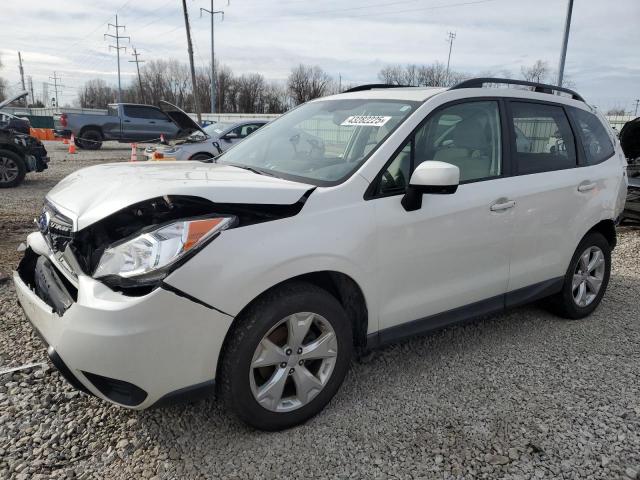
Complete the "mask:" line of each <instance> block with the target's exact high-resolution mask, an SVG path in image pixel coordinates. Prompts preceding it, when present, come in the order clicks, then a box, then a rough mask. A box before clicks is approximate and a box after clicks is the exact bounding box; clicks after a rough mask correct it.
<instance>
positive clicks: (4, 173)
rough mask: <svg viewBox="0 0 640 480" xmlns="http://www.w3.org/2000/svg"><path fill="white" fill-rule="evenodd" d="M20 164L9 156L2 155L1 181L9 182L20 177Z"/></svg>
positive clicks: (0, 166) (0, 163)
mask: <svg viewBox="0 0 640 480" xmlns="http://www.w3.org/2000/svg"><path fill="white" fill-rule="evenodd" d="M18 173H19V169H18V164H17V163H16V162H15V160H13V159H12V158H9V157H0V182H3V183H9V182H12V181H14V180H15V179H16V178H17V177H18Z"/></svg>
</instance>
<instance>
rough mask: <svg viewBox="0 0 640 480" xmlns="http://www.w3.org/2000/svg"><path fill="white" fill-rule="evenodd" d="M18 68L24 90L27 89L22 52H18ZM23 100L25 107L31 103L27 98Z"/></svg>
mask: <svg viewBox="0 0 640 480" xmlns="http://www.w3.org/2000/svg"><path fill="white" fill-rule="evenodd" d="M18 69H19V70H20V81H21V82H22V91H25V90H26V89H27V87H26V86H25V84H24V68H22V55H20V52H18ZM23 101H24V106H25V107H26V106H28V105H29V102H28V101H27V99H26V98H25V99H24V100H23Z"/></svg>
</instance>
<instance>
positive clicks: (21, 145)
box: [0, 125, 49, 188]
mask: <svg viewBox="0 0 640 480" xmlns="http://www.w3.org/2000/svg"><path fill="white" fill-rule="evenodd" d="M48 163H49V157H48V156H47V150H46V149H45V148H44V145H42V142H40V140H38V139H37V138H35V137H32V136H30V135H25V134H24V133H19V132H17V131H15V130H13V129H10V128H7V127H5V126H2V125H0V188H10V187H15V186H17V185H20V184H21V183H22V181H23V180H24V177H25V175H26V173H27V172H41V171H43V170H44V169H46V168H47V164H48Z"/></svg>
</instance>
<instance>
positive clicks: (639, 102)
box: [633, 98, 640, 117]
mask: <svg viewBox="0 0 640 480" xmlns="http://www.w3.org/2000/svg"><path fill="white" fill-rule="evenodd" d="M638 104H640V98H636V113H634V114H633V116H634V117H637V116H638Z"/></svg>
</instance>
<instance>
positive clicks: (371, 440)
mask: <svg viewBox="0 0 640 480" xmlns="http://www.w3.org/2000/svg"><path fill="white" fill-rule="evenodd" d="M60 147H61V146H59V145H56V146H55V147H53V148H52V149H51V150H52V154H53V156H54V160H53V163H52V166H51V170H49V171H48V172H47V173H45V174H44V175H43V174H40V175H36V174H32V175H31V176H30V178H29V181H28V182H27V183H26V184H25V185H24V186H22V187H20V188H18V189H15V190H12V191H11V192H6V191H5V192H2V193H0V195H1V196H0V199H1V202H0V233H1V234H2V241H1V242H0V259H1V262H2V263H0V270H2V269H4V271H9V270H10V269H11V268H13V266H14V265H15V262H16V260H17V255H16V254H15V253H14V252H13V250H14V249H15V245H16V244H17V243H18V242H19V241H21V240H22V239H23V237H24V233H26V232H27V231H29V230H30V229H31V228H32V227H31V217H33V216H34V215H36V214H37V212H38V210H39V208H40V203H41V200H42V197H43V195H44V194H45V193H46V191H47V190H48V189H49V188H50V187H51V186H52V185H53V184H54V183H55V182H56V181H57V180H59V179H60V178H61V177H62V176H64V175H65V174H66V173H68V172H70V171H72V170H74V169H76V168H78V167H80V166H84V165H88V164H92V163H95V162H98V161H103V160H105V159H107V158H109V159H111V158H118V157H122V156H123V155H124V157H125V158H126V157H127V155H128V152H127V151H126V150H122V149H117V150H115V149H114V150H111V149H105V150H104V151H100V152H97V153H90V154H87V153H81V154H79V155H77V156H75V157H73V158H72V159H69V158H65V157H66V155H60V154H59V152H61V151H62V150H61V148H60ZM86 157H89V158H86ZM65 160H66V161H65ZM639 252H640V231H638V230H633V229H630V228H625V229H622V230H621V231H620V241H619V246H618V248H617V249H616V251H615V254H614V270H613V274H612V277H611V283H610V285H609V291H608V293H607V295H606V296H605V298H604V301H603V303H602V305H601V306H600V308H599V309H598V310H597V311H596V312H595V313H594V315H592V316H591V317H590V318H588V319H586V320H582V321H563V320H560V319H558V318H556V317H554V316H552V315H550V314H548V313H547V312H546V311H545V310H543V309H541V308H539V307H537V306H530V307H525V308H518V309H515V310H512V311H510V312H508V313H505V314H502V315H497V316H494V317H491V318H488V319H485V320H482V321H478V322H474V323H471V324H468V325H465V326H460V327H453V328H449V329H446V330H443V331H441V332H438V333H435V334H432V335H429V336H426V337H422V338H415V339H413V340H410V341H408V342H405V343H402V344H398V345H393V346H390V347H388V348H385V349H383V350H380V351H377V352H375V353H373V354H372V355H370V356H369V357H368V358H366V359H363V360H362V361H359V362H355V363H354V364H353V367H352V369H351V371H350V373H349V375H348V377H347V379H346V381H345V384H344V385H343V387H342V389H341V391H340V392H339V393H338V395H337V396H336V398H335V399H334V400H333V401H332V402H331V404H330V405H329V406H328V408H327V409H326V410H325V411H324V412H322V413H321V414H320V415H319V416H317V417H316V418H314V419H313V420H311V421H310V422H308V423H307V424H306V425H303V426H300V427H297V428H293V429H291V430H289V431H286V432H279V433H263V432H256V431H252V430H250V429H248V428H246V427H245V426H243V425H242V424H240V423H239V422H238V421H236V420H235V419H233V418H231V417H230V416H228V415H226V414H225V412H224V411H222V410H221V408H220V407H219V405H217V404H216V402H215V400H204V401H200V402H198V403H193V404H183V405H178V406H175V407H171V408H165V409H156V410H150V411H145V412H133V411H128V410H125V409H122V408H118V407H115V406H112V405H109V404H107V403H104V402H102V401H99V400H97V399H95V398H91V397H88V396H86V395H83V394H80V393H77V392H75V391H74V390H73V389H72V388H71V387H69V386H68V385H66V384H65V383H64V381H63V380H62V379H61V377H60V376H59V375H58V373H57V372H56V371H55V370H53V369H52V368H49V367H47V368H44V369H43V368H33V369H32V370H27V371H22V372H20V373H15V374H7V375H4V376H0V478H17V479H27V478H43V479H44V478H47V479H48V478H76V477H78V478H109V479H111V478H115V479H120V478H122V479H130V478H152V477H153V478H179V479H182V478H189V479H191V478H265V479H268V478H303V477H304V478H367V479H369V478H402V479H404V478H407V479H408V478H437V479H454V478H455V479H462V478H464V479H474V478H504V479H525V478H534V479H538V478H549V479H557V478H563V479H573V478H598V479H614V478H621V479H637V478H640V475H639V472H640V381H639V380H640V379H639V374H640V325H639V323H638V320H639V318H640V303H639V301H638V299H639V298H640V255H639ZM44 360H45V352H44V350H43V348H42V346H41V344H40V342H39V340H38V339H37V337H36V336H35V335H34V334H33V332H32V330H31V328H30V326H29V324H28V322H27V320H26V319H25V318H24V316H23V314H22V312H21V310H20V308H19V307H18V306H17V305H16V300H15V292H14V290H13V287H12V286H11V285H10V284H9V283H5V284H4V285H0V368H2V367H9V366H14V365H20V364H23V363H26V362H39V361H44Z"/></svg>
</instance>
